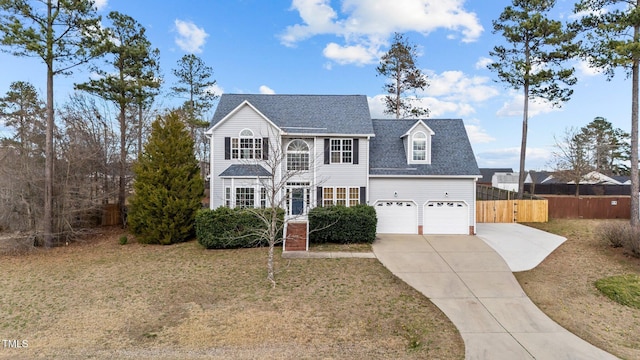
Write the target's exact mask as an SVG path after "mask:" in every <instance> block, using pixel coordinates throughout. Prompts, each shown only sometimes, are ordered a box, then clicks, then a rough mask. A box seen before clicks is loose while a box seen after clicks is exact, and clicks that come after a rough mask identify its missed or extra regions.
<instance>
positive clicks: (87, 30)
mask: <svg viewBox="0 0 640 360" xmlns="http://www.w3.org/2000/svg"><path fill="white" fill-rule="evenodd" d="M101 41H102V37H101V32H100V17H99V16H97V15H96V9H95V7H94V2H93V0H55V1H54V0H37V1H36V0H0V44H1V45H5V46H8V47H9V48H10V49H11V50H10V51H11V53H13V54H14V55H16V56H33V57H38V58H40V59H42V61H43V62H44V64H45V66H46V67H47V72H46V74H47V75H46V76H47V121H46V134H45V137H46V140H45V170H44V179H45V181H44V183H45V186H44V188H45V189H44V209H43V216H42V222H43V225H42V230H43V233H44V244H45V246H46V247H51V246H53V238H54V234H53V231H52V229H53V222H52V221H53V217H52V213H53V179H54V174H53V171H54V169H53V164H54V160H55V159H54V156H55V154H54V151H53V133H54V126H55V123H54V113H53V112H54V109H53V79H54V77H55V76H56V75H60V74H64V75H68V74H70V72H71V71H70V70H71V69H72V68H74V67H76V66H78V65H80V64H84V63H86V62H87V61H89V60H90V59H92V58H93V57H94V56H97V55H100V54H99V53H98V52H90V51H88V49H90V48H92V47H93V44H95V43H96V42H101Z"/></svg>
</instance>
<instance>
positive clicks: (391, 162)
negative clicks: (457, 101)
mask: <svg viewBox="0 0 640 360" xmlns="http://www.w3.org/2000/svg"><path fill="white" fill-rule="evenodd" d="M416 121H417V120H393V119H389V120H387V119H385V120H372V122H373V129H374V131H375V134H376V136H375V137H374V138H372V139H371V144H370V156H371V158H370V160H369V167H370V168H369V174H371V175H463V176H464V175H470V176H474V175H477V176H479V175H480V170H479V169H478V164H477V163H476V158H475V156H474V155H473V150H472V149H471V144H470V143H469V137H468V136H467V132H466V130H465V128H464V123H463V122H462V120H460V119H426V120H422V121H423V122H424V123H425V124H426V125H427V126H429V127H430V128H431V130H433V131H434V132H435V135H433V137H432V138H431V139H432V143H431V164H407V156H406V154H405V150H404V145H403V142H402V139H401V137H402V135H404V134H405V133H406V132H407V131H408V130H409V129H410V128H411V127H412V126H413V125H414V124H415V123H416Z"/></svg>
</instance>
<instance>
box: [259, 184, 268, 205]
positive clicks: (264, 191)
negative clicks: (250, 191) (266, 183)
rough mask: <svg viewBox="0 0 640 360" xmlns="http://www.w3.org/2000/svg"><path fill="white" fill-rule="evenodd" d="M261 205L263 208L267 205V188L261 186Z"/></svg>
mask: <svg viewBox="0 0 640 360" xmlns="http://www.w3.org/2000/svg"><path fill="white" fill-rule="evenodd" d="M260 207H261V208H263V209H264V208H266V207H267V189H265V188H263V187H262V188H260Z"/></svg>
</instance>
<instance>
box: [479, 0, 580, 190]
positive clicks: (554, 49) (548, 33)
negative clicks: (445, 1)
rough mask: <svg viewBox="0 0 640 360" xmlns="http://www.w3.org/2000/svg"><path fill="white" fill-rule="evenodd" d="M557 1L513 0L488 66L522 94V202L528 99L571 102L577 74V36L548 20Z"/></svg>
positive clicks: (496, 25) (496, 28) (497, 23)
mask: <svg viewBox="0 0 640 360" xmlns="http://www.w3.org/2000/svg"><path fill="white" fill-rule="evenodd" d="M555 3H556V1H555V0H512V5H510V6H507V7H505V8H504V11H503V12H502V13H501V14H500V17H499V18H498V19H497V20H494V21H493V33H494V34H500V35H502V36H503V37H504V41H505V42H506V44H505V45H498V46H495V47H494V48H493V50H491V51H490V52H489V53H490V54H491V56H493V57H494V59H495V60H496V61H495V62H493V63H491V64H490V65H489V69H490V70H492V71H495V72H496V73H497V75H498V80H499V81H500V82H503V83H505V84H506V85H508V86H509V87H511V88H513V89H516V90H522V92H523V97H524V104H523V109H522V141H521V145H520V172H519V174H520V176H519V179H518V199H522V195H523V193H524V180H525V175H526V173H525V158H526V153H527V132H528V127H529V99H530V98H540V99H544V100H547V101H548V102H549V103H550V104H551V105H553V106H561V105H562V104H563V103H564V102H566V101H569V99H570V98H571V95H572V94H573V90H571V86H573V85H575V83H576V81H577V79H576V77H575V75H574V73H575V69H573V68H572V67H569V66H565V62H566V61H567V60H570V59H571V57H572V55H574V54H576V50H577V48H576V45H575V44H574V43H573V40H574V38H575V35H576V34H575V32H574V31H571V30H570V29H568V28H567V27H566V26H564V25H563V24H562V23H561V22H560V21H556V20H552V19H550V18H549V13H550V12H551V10H552V9H553V7H554V5H555Z"/></svg>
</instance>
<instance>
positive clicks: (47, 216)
mask: <svg viewBox="0 0 640 360" xmlns="http://www.w3.org/2000/svg"><path fill="white" fill-rule="evenodd" d="M47 12H48V16H47V19H49V20H48V23H47V60H46V63H47V126H46V134H45V148H44V149H45V150H44V152H45V165H44V209H43V210H44V214H43V216H42V222H43V228H42V231H43V233H44V234H43V235H44V246H45V247H46V248H50V247H53V156H54V154H53V126H54V121H53V19H52V15H51V12H52V4H51V1H48V2H47Z"/></svg>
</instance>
